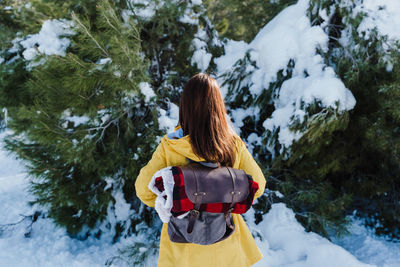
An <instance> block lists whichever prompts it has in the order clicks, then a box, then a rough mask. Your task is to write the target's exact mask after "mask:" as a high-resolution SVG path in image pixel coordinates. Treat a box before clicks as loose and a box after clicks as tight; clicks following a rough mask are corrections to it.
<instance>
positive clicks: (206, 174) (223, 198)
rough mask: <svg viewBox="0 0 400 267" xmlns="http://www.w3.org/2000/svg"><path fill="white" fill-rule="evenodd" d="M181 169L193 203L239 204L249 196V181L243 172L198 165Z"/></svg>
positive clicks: (186, 188)
mask: <svg viewBox="0 0 400 267" xmlns="http://www.w3.org/2000/svg"><path fill="white" fill-rule="evenodd" d="M180 168H181V170H182V173H183V176H184V179H185V191H186V194H187V196H188V198H189V200H190V201H191V202H192V203H199V202H200V203H237V202H241V201H243V200H244V199H246V198H247V196H248V194H249V181H248V178H247V174H246V173H245V172H244V171H243V170H238V169H234V168H230V167H220V168H210V167H206V166H204V165H201V164H198V163H191V164H188V165H186V166H183V167H180Z"/></svg>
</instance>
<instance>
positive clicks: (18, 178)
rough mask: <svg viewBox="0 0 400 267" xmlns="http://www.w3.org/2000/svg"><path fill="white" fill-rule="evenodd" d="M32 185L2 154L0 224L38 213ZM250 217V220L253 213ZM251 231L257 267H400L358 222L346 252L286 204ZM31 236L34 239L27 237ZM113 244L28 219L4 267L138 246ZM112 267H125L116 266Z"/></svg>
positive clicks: (12, 232)
mask: <svg viewBox="0 0 400 267" xmlns="http://www.w3.org/2000/svg"><path fill="white" fill-rule="evenodd" d="M3 136H4V133H2V134H0V140H2V138H3ZM27 186H28V180H27V173H26V170H25V168H24V166H23V165H22V164H21V163H20V162H19V161H18V160H16V159H14V158H13V156H12V155H10V154H8V153H7V152H6V151H4V149H0V210H1V213H0V225H4V224H9V223H15V222H18V221H20V220H21V219H23V216H22V215H31V214H32V213H33V208H32V207H30V206H29V205H27V202H28V201H29V200H30V199H32V196H31V195H30V194H29V193H28V191H27ZM247 216H249V217H248V218H251V213H249V214H248V215H247ZM249 221H250V220H249ZM250 228H251V229H252V230H253V232H254V231H255V232H257V233H258V235H259V236H261V237H262V240H261V239H259V238H257V242H258V245H259V247H260V249H261V250H262V252H263V254H264V258H263V259H262V260H261V261H260V262H259V263H257V264H256V265H255V266H258V267H261V266H265V267H266V266H268V267H272V266H285V267H289V266H290V267H295V266H296V267H299V266H307V267H314V266H315V267H321V266H324V267H328V266H335V267H336V266H345V267H353V266H354V267H355V266H357V267H361V266H362V267H366V266H375V265H376V266H382V267H397V266H400V245H399V244H395V243H391V242H388V241H385V240H384V239H382V238H379V237H376V236H375V235H373V234H372V233H371V232H370V231H368V230H367V229H365V228H364V227H363V226H361V225H360V223H359V222H355V223H354V224H353V226H352V228H351V235H350V236H348V237H345V238H343V239H340V240H335V242H336V243H337V244H340V245H341V246H342V247H344V248H345V249H347V251H346V250H345V249H343V248H342V247H340V246H338V245H335V244H333V243H331V242H329V241H328V240H327V239H325V238H322V237H320V236H318V235H317V234H314V233H306V232H305V231H304V229H303V227H302V226H301V225H300V224H299V223H298V222H297V221H296V219H295V218H294V214H293V212H292V210H290V209H288V208H286V207H285V205H284V204H282V203H281V204H275V205H274V206H273V208H272V209H271V210H270V212H269V213H267V214H266V215H265V217H264V220H263V221H262V222H261V223H260V224H259V225H254V224H251V223H250ZM0 229H2V228H1V226H0ZM26 233H30V236H29V237H25V235H26ZM109 240H110V239H109V238H108V237H104V238H103V239H100V240H97V239H94V238H89V239H87V240H85V241H79V240H76V239H72V238H70V237H69V236H68V235H67V234H66V232H65V230H64V229H61V228H57V227H56V226H55V225H54V224H53V223H52V221H51V220H49V219H43V218H39V219H38V220H37V222H35V223H34V224H33V225H32V229H30V226H29V220H24V221H22V222H21V223H20V224H17V225H15V226H9V227H7V228H6V229H4V231H3V232H1V230H0V266H1V267H8V266H12V267H19V266H21V267H22V266H23V267H26V266H31V267H46V266H49V267H50V266H51V267H53V266H68V267H75V266H80V267H83V266H85V267H91V266H104V263H105V262H106V261H107V260H109V259H110V258H112V257H113V256H117V255H118V249H120V248H123V247H125V246H126V245H128V244H130V243H132V241H133V240H132V239H129V238H128V239H123V240H121V241H120V242H119V243H117V244H111V243H110V242H109ZM368 264H371V265H368ZM111 266H125V264H124V263H123V262H116V263H115V264H114V265H111ZM147 266H156V257H154V258H152V259H149V261H148V262H147Z"/></svg>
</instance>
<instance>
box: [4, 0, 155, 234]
mask: <svg viewBox="0 0 400 267" xmlns="http://www.w3.org/2000/svg"><path fill="white" fill-rule="evenodd" d="M72 18H73V20H72V21H68V20H48V21H45V22H44V23H43V26H42V28H41V30H40V32H39V33H37V34H34V35H30V36H28V37H27V38H26V39H24V40H20V41H19V44H20V45H21V46H22V47H24V48H25V49H24V50H23V56H24V58H25V60H26V61H29V63H28V64H27V67H28V68H29V69H30V75H31V77H30V79H29V80H28V81H27V84H26V86H27V89H28V92H29V95H30V97H31V98H32V99H31V103H30V105H23V103H19V106H18V109H16V110H15V111H14V112H16V113H15V114H13V115H12V117H11V121H10V122H9V127H10V128H11V129H12V130H13V131H14V133H13V135H11V136H8V137H7V139H6V142H7V147H8V148H9V149H10V150H13V151H15V152H17V153H18V156H19V157H20V158H22V159H24V160H26V162H27V163H28V166H29V168H30V174H31V176H32V186H31V190H32V191H33V192H34V194H35V195H36V197H37V198H36V200H35V201H34V202H35V203H38V204H40V205H41V206H44V207H46V210H47V211H48V216H50V217H51V218H53V219H54V221H55V222H56V223H57V224H58V225H62V226H64V227H66V228H67V230H68V231H69V232H70V233H71V234H72V235H79V236H80V237H85V236H87V234H89V233H95V234H97V235H100V234H101V232H104V231H111V232H114V234H115V238H117V237H118V236H120V235H122V234H124V235H126V234H129V233H131V232H132V231H135V225H136V224H139V223H142V221H143V219H144V218H146V215H144V213H146V212H148V211H146V209H144V210H143V209H142V208H140V207H141V206H140V202H139V201H138V200H137V198H136V196H135V192H134V186H133V185H134V180H135V177H136V176H137V174H138V172H139V169H140V168H141V167H142V166H143V164H144V163H145V162H146V161H147V160H148V159H149V157H150V155H151V151H152V150H153V149H154V146H155V143H156V142H155V138H156V136H159V135H160V131H159V130H158V127H157V113H156V111H155V101H154V100H155V94H154V92H153V91H152V89H151V88H150V87H149V85H148V83H147V81H148V76H147V63H146V61H144V60H143V58H142V55H141V54H140V53H141V52H140V49H141V47H140V35H139V31H138V30H137V28H136V26H135V25H134V24H133V23H132V21H131V20H129V18H125V19H124V20H123V19H122V17H121V16H120V15H118V13H117V12H116V8H115V7H113V6H112V5H111V4H109V3H108V2H106V1H103V2H101V3H100V4H99V6H98V7H97V12H96V16H95V17H94V18H92V19H90V20H89V19H86V18H85V17H84V16H78V15H76V14H73V15H72ZM67 48H68V50H67V51H65V50H66V49H67ZM143 136H145V137H146V138H145V139H144V138H143ZM136 213H140V216H139V215H137V216H136V217H135V214H136ZM144 221H146V222H147V223H148V224H151V223H152V218H151V216H150V217H147V219H144ZM103 222H104V223H103ZM107 228H111V229H107Z"/></svg>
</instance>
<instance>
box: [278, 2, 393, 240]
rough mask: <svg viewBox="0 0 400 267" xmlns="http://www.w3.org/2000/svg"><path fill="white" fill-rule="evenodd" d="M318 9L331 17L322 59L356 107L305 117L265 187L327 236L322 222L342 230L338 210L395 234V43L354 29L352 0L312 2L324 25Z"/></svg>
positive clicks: (315, 16)
mask: <svg viewBox="0 0 400 267" xmlns="http://www.w3.org/2000/svg"><path fill="white" fill-rule="evenodd" d="M324 8H325V11H326V12H327V14H328V15H329V16H330V21H329V22H328V24H327V25H328V26H327V27H326V28H325V30H326V31H327V32H328V34H329V36H330V43H329V46H330V49H329V51H327V52H326V53H325V54H324V56H325V58H326V62H327V64H328V65H330V66H332V67H333V68H334V69H335V71H336V73H337V74H338V75H339V77H340V78H341V80H342V81H343V82H344V84H345V85H346V87H347V88H349V89H350V90H351V91H352V93H353V95H354V96H355V98H356V100H357V104H356V107H355V108H354V109H353V110H351V111H350V112H348V113H344V114H343V115H341V116H337V115H335V114H334V113H332V112H329V111H326V112H325V114H327V116H323V117H321V116H319V115H318V117H315V119H312V120H311V121H309V122H308V125H307V126H306V128H307V129H308V131H307V133H306V134H305V135H304V136H303V137H302V138H301V139H300V140H299V141H298V142H296V143H295V144H294V145H292V147H291V155H290V158H289V159H284V158H282V157H277V158H276V159H275V160H274V162H273V165H272V166H273V167H272V169H273V172H274V173H275V175H274V178H275V179H276V180H275V183H274V184H273V186H271V187H272V188H277V189H279V190H280V191H281V192H282V193H283V194H284V195H285V201H286V202H288V203H291V206H292V207H294V209H295V210H297V211H299V212H300V214H302V213H304V212H306V213H310V215H311V216H308V218H304V219H302V218H301V217H298V219H299V220H300V221H303V224H304V225H306V226H307V229H310V230H314V231H318V232H322V233H325V234H327V233H326V229H331V228H332V225H330V224H329V223H328V224H326V222H333V226H334V228H336V230H337V231H338V232H339V233H342V232H345V223H346V219H345V215H350V214H353V212H354V211H356V213H355V214H356V215H358V216H360V217H362V218H366V223H367V224H368V225H370V226H372V227H373V228H374V229H375V230H376V232H377V233H379V234H380V233H381V234H386V235H389V236H390V237H392V238H399V237H400V229H399V227H398V226H399V219H400V213H399V211H400V210H399V207H400V206H399V204H398V203H399V196H398V193H397V192H399V189H400V181H399V179H398V177H399V165H398V162H399V161H398V159H399V154H398V151H399V150H398V147H399V144H400V139H399V136H398V129H399V121H398V117H397V116H398V114H397V113H398V110H397V109H396V108H395V107H398V106H399V104H400V103H399V98H398V90H399V88H398V84H399V82H400V80H399V76H398V70H399V64H398V62H399V55H400V54H399V46H398V43H397V44H396V43H390V42H389V41H388V39H387V37H386V36H380V35H379V33H378V32H377V29H373V30H372V32H371V33H370V34H369V35H368V36H367V35H366V34H365V33H363V34H360V33H359V32H358V30H357V29H358V26H359V25H360V23H361V21H362V19H363V16H365V14H362V13H359V14H356V15H354V14H353V13H352V4H351V3H347V4H346V3H341V2H340V1H337V2H335V3H332V1H314V5H311V8H310V18H311V20H312V21H313V22H314V23H316V24H318V23H322V22H323V19H322V18H321V17H320V16H319V15H318V14H319V12H320V11H321V9H324ZM343 38H345V40H346V41H341V40H343ZM384 47H390V49H384ZM329 113H331V114H330V115H329ZM311 117H312V116H311ZM297 127H298V126H297ZM303 192H304V195H303ZM319 217H320V218H321V219H318V218H319ZM326 226H328V227H326ZM324 229H325V230H324Z"/></svg>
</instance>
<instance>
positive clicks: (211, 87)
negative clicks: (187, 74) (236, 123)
mask: <svg viewBox="0 0 400 267" xmlns="http://www.w3.org/2000/svg"><path fill="white" fill-rule="evenodd" d="M226 115H227V113H226V108H225V103H224V100H223V99H222V96H221V93H220V90H219V85H218V83H217V81H216V80H215V79H213V78H211V77H210V76H209V75H207V74H204V73H199V74H196V75H195V76H193V77H192V78H190V79H189V81H188V82H187V83H186V84H185V87H184V89H183V92H182V95H181V100H180V104H179V124H180V125H181V127H182V129H183V134H184V135H189V138H190V142H191V146H192V149H193V152H194V153H195V154H196V155H197V156H199V157H202V158H204V159H205V160H206V161H208V162H216V163H220V164H221V165H222V166H233V163H234V162H235V151H234V149H235V147H236V146H235V136H234V133H233V131H232V130H231V128H230V126H229V124H228V121H227V118H226Z"/></svg>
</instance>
